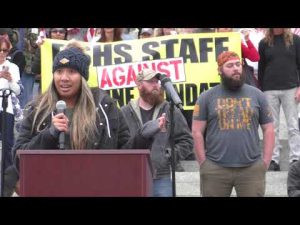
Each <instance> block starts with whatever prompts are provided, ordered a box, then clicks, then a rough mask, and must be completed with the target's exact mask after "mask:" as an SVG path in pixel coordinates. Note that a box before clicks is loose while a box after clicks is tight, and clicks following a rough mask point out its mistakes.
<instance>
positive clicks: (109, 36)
mask: <svg viewBox="0 0 300 225" xmlns="http://www.w3.org/2000/svg"><path fill="white" fill-rule="evenodd" d="M122 34H123V28H101V37H100V40H99V42H115V41H122V40H123V39H122Z"/></svg>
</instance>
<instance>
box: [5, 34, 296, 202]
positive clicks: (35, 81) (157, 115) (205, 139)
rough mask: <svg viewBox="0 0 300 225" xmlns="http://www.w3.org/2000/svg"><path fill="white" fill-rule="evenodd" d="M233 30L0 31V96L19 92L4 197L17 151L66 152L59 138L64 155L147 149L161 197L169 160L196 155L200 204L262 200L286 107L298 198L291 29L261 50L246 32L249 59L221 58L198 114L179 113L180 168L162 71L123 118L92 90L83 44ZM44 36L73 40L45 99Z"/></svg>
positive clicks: (144, 76)
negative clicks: (211, 199) (61, 106)
mask: <svg viewBox="0 0 300 225" xmlns="http://www.w3.org/2000/svg"><path fill="white" fill-rule="evenodd" d="M232 31H237V29H232V28H215V29H214V28H49V29H40V30H38V29H34V28H33V29H32V28H19V29H12V28H1V29H0V89H1V90H2V93H1V94H2V96H3V95H4V94H5V91H4V90H6V89H7V90H11V91H12V92H11V94H9V96H8V106H7V115H8V116H7V117H6V125H7V126H6V135H5V138H6V139H5V140H2V141H4V143H5V145H3V146H2V149H3V150H2V151H5V159H4V162H3V163H4V165H5V166H4V168H5V171H4V172H5V183H4V184H5V196H11V195H12V193H13V192H14V191H18V190H17V188H18V185H19V183H18V182H19V181H18V180H19V176H18V173H19V159H18V156H17V155H16V151H17V150H22V149H24V150H25V149H32V150H34V149H59V145H58V144H59V135H60V133H61V132H64V133H65V134H66V135H65V136H66V137H65V148H66V149H122V148H127V149H144V148H148V149H150V152H151V161H152V164H153V185H154V186H153V193H152V196H154V197H163V196H164V197H170V196H172V183H171V182H172V179H171V167H170V165H171V160H174V161H176V170H177V171H183V170H184V169H183V168H182V166H181V165H180V160H184V159H188V158H192V159H194V158H193V157H191V155H192V156H194V157H195V159H196V160H197V161H198V163H199V167H200V177H201V195H202V196H219V197H221V196H230V194H231V192H232V189H233V188H235V190H236V192H237V196H264V195H265V182H266V180H265V176H266V171H267V170H271V171H280V166H279V153H280V150H281V145H280V140H279V122H280V120H279V114H280V107H282V108H283V111H284V115H285V117H286V121H287V128H288V143H289V149H290V157H289V162H290V168H291V170H290V171H289V177H288V195H289V196H300V195H299V194H298V193H299V192H300V173H299V171H300V169H299V168H300V164H299V163H298V162H299V161H298V159H299V157H300V133H299V125H298V109H297V107H298V103H299V102H300V88H299V86H300V79H299V78H300V75H299V74H300V73H299V69H300V57H298V55H299V54H300V37H299V36H298V35H296V34H293V33H292V32H291V29H290V28H266V29H264V31H263V34H264V36H263V37H262V39H261V40H260V41H259V42H258V43H255V44H254V43H252V41H251V38H250V30H249V29H241V35H242V36H241V37H242V41H241V52H242V55H241V57H242V58H240V57H239V55H238V54H237V53H235V52H232V51H225V52H222V53H221V54H219V55H218V57H217V64H218V68H217V69H216V70H217V71H218V74H219V75H220V80H221V83H220V84H219V85H217V86H215V87H213V88H211V89H209V90H208V91H205V92H203V93H202V94H200V96H199V98H198V100H197V101H196V104H195V107H194V110H192V111H191V112H190V113H192V115H191V114H190V113H186V112H182V111H180V110H179V109H178V108H175V111H174V121H175V122H174V126H175V127H174V134H173V135H172V137H171V138H172V141H173V142H174V150H175V159H172V158H171V147H170V103H169V102H167V101H166V100H165V99H164V96H165V91H166V90H164V88H162V87H161V83H160V80H159V78H158V74H157V72H155V71H153V70H151V69H142V70H141V71H139V73H138V75H137V77H136V80H135V83H136V86H137V89H138V92H139V97H138V99H134V100H131V101H130V102H129V103H128V104H127V105H125V106H123V107H122V108H120V109H119V108H118V107H117V105H116V103H115V102H114V100H113V99H112V98H111V97H110V96H109V95H108V94H107V93H106V92H105V91H103V90H101V89H99V88H90V87H89V86H88V84H87V81H88V79H89V66H90V63H91V59H90V56H89V55H88V54H86V52H85V48H84V47H83V46H82V45H81V44H80V42H79V41H96V42H115V41H121V40H131V39H139V38H151V37H158V36H164V35H177V34H186V33H201V32H232ZM45 37H47V38H50V39H57V40H70V41H69V42H68V44H67V45H66V46H65V48H64V49H63V50H61V51H60V52H58V53H57V54H56V55H55V58H54V61H53V68H52V73H53V81H52V82H51V84H50V86H49V88H48V89H47V90H46V91H45V92H44V93H41V88H40V82H41V76H42V74H41V53H40V47H41V45H43V43H44V38H45ZM74 39H76V40H74ZM246 60H249V61H251V62H253V63H256V67H255V66H254V67H253V76H254V77H253V78H254V79H256V80H257V83H255V84H254V83H249V82H248V80H247V76H248V74H246V73H244V72H243V71H245V65H246V64H247V61H246ZM250 65H252V64H251V63H250ZM2 98H3V97H2ZM2 98H1V99H0V104H1V103H2ZM59 100H63V101H64V102H65V103H66V110H65V112H64V113H61V112H57V110H56V105H55V104H56V102H57V101H59ZM1 105H2V104H1ZM2 116H3V109H2V107H1V113H0V117H1V118H2ZM1 121H2V120H0V125H1ZM16 121H18V122H19V123H18V126H15V122H16ZM259 126H260V127H261V129H262V133H263V149H260V145H259V142H260V139H259V134H258V130H259ZM14 129H17V131H18V132H17V135H15V134H14V131H15V130H14ZM1 133H2V132H1ZM2 136H3V134H2ZM15 138H16V140H15Z"/></svg>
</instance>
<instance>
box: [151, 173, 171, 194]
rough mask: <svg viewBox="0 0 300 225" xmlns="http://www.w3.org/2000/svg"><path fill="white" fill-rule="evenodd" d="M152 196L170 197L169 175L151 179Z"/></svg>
mask: <svg viewBox="0 0 300 225" xmlns="http://www.w3.org/2000/svg"><path fill="white" fill-rule="evenodd" d="M153 197H172V181H171V178H170V177H163V178H160V179H154V180H153Z"/></svg>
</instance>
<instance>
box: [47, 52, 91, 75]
mask: <svg viewBox="0 0 300 225" xmlns="http://www.w3.org/2000/svg"><path fill="white" fill-rule="evenodd" d="M90 63H91V59H90V56H89V55H86V54H84V53H83V52H82V51H81V50H80V49H78V48H73V47H72V48H67V49H65V50H62V51H60V52H59V53H57V55H56V56H55V58H54V61H53V68H52V72H53V73H54V72H55V71H56V70H57V69H60V68H72V69H74V70H77V71H78V72H79V73H80V75H81V76H83V77H84V78H85V79H86V80H88V79H89V66H90Z"/></svg>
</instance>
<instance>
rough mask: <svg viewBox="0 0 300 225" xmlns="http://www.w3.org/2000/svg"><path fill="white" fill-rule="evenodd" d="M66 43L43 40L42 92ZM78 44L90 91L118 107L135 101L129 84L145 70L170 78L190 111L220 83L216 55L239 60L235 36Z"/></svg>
mask: <svg viewBox="0 0 300 225" xmlns="http://www.w3.org/2000/svg"><path fill="white" fill-rule="evenodd" d="M66 43H67V41H60V40H52V39H46V40H45V43H44V44H43V45H42V47H41V66H42V76H41V83H42V92H44V91H45V90H46V89H47V88H48V86H49V84H50V83H51V81H52V78H53V74H52V63H53V58H54V56H55V55H56V54H57V52H58V51H60V50H61V49H62V48H63V46H64V45H65V44H66ZM82 44H83V45H84V46H86V47H87V50H88V51H87V53H88V54H89V55H90V56H91V59H92V63H91V66H90V76H89V81H88V83H89V85H90V86H91V87H95V86H98V87H101V88H103V89H105V90H108V92H109V93H110V95H111V96H112V97H113V98H115V99H117V100H118V104H119V106H123V105H124V104H127V103H128V101H129V100H130V99H132V98H137V97H138V91H137V90H136V88H135V87H134V79H135V77H136V74H137V73H138V71H139V70H140V69H141V68H145V67H147V68H151V69H154V70H155V71H157V72H159V73H163V74H166V75H167V76H169V77H170V78H171V80H172V81H173V83H174V84H175V86H176V89H177V91H178V94H179V96H180V98H181V99H182V102H183V105H184V109H185V110H192V109H193V107H194V105H195V102H196V100H197V98H198V96H199V95H200V93H202V92H203V91H205V90H207V89H209V88H211V87H213V86H215V85H217V84H218V83H219V82H220V77H219V75H218V72H217V63H216V58H217V56H218V54H220V53H221V52H223V51H228V50H229V51H234V52H236V53H238V54H239V55H240V56H241V37H240V34H239V33H237V32H230V33H201V34H182V35H170V36H163V37H155V38H148V39H139V40H128V41H119V42H112V43H94V45H91V43H87V42H82Z"/></svg>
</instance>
